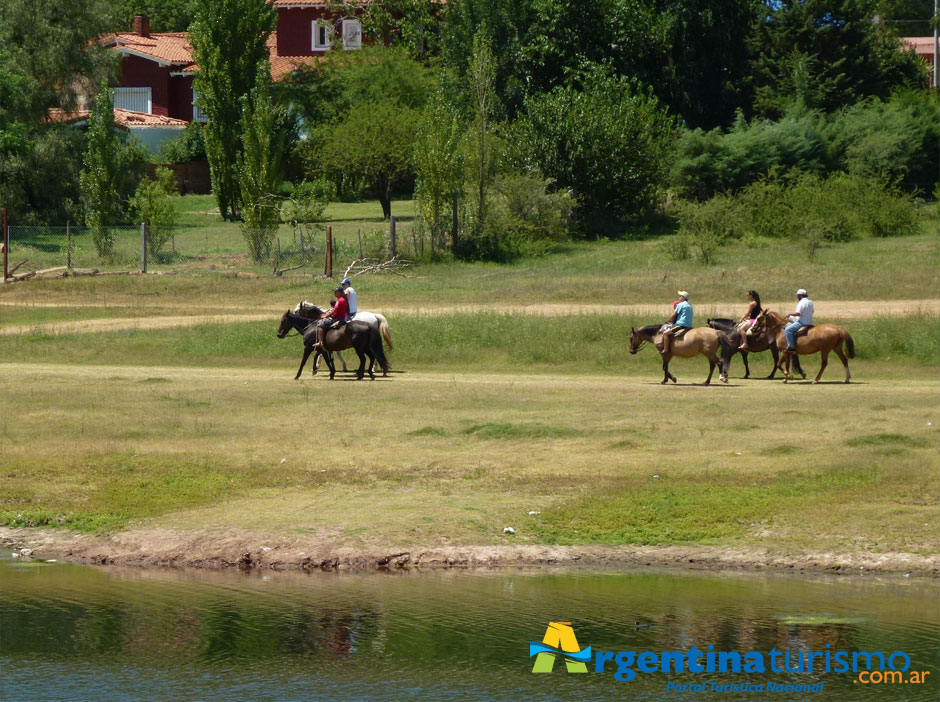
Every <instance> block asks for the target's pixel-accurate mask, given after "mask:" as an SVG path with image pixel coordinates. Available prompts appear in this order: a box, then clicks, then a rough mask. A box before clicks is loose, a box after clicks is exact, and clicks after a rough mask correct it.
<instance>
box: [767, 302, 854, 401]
mask: <svg viewBox="0 0 940 702" xmlns="http://www.w3.org/2000/svg"><path fill="white" fill-rule="evenodd" d="M786 326H787V320H786V319H784V318H783V317H781V316H780V315H779V314H777V313H776V312H772V311H770V310H766V309H765V310H761V313H760V314H759V315H758V316H757V319H756V320H754V325H753V327H751V328H752V329H753V330H754V331H755V333H756V334H761V333H763V332H764V330H767V331H769V332H771V333H772V334H775V335H776V336H777V346H778V347H779V348H780V349H783V350H782V351H781V352H780V360H779V361H778V363H777V365H778V366H783V365H784V364H786V367H785V368H783V382H787V381H788V380H790V378H791V377H792V376H791V375H790V357H791V353H790V352H789V351H787V350H786V348H787V338H786V336H784V333H783V330H784V328H785V327H786ZM843 347H844V348H845V351H844V352H843V350H842V349H843ZM830 351H835V352H836V355H837V356H838V357H839V360H840V361H842V365H843V366H845V382H849V380H851V378H852V374H851V373H850V372H849V361H848V358H855V342H854V341H853V340H852V336H851V335H850V334H849V332H848V331H846V329H845V327H840V326H838V325H836V324H818V325H816V326H814V327H811V328H810V329H809V331H807V332H806V333H804V334H800V335H799V336H798V337H796V353H797V354H799V355H800V356H805V355H807V354H811V353H818V354H820V356H821V357H822V364H821V365H820V367H819V373H818V374H817V375H816V379H815V380H813V384H816V383H818V382H819V379H820V378H821V377H822V374H823V371H824V370H826V365H827V364H828V363H829V352H830ZM846 356H848V358H846ZM804 377H805V376H804Z"/></svg>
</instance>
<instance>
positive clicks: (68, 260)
mask: <svg viewBox="0 0 940 702" xmlns="http://www.w3.org/2000/svg"><path fill="white" fill-rule="evenodd" d="M65 270H67V271H68V272H69V273H71V272H72V223H71V222H70V221H68V220H65Z"/></svg>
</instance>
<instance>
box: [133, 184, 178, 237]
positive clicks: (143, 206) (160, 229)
mask: <svg viewBox="0 0 940 702" xmlns="http://www.w3.org/2000/svg"><path fill="white" fill-rule="evenodd" d="M156 176H157V177H156V178H155V179H154V180H151V179H150V178H144V179H143V180H141V181H140V185H138V186H137V192H136V193H134V197H132V198H131V209H132V210H133V212H134V214H135V215H136V217H137V219H138V221H140V222H146V223H147V225H148V228H147V250H148V251H150V253H151V254H153V255H154V256H159V255H160V254H161V253H162V252H163V247H164V245H165V244H166V242H167V241H168V240H169V239H170V237H171V236H172V232H173V230H172V227H174V226H176V223H177V222H178V221H179V212H178V211H177V208H176V202H175V200H176V198H177V195H176V179H175V178H174V177H173V171H171V170H170V169H169V168H166V167H162V166H161V167H160V168H158V169H157V172H156Z"/></svg>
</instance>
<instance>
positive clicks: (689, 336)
mask: <svg viewBox="0 0 940 702" xmlns="http://www.w3.org/2000/svg"><path fill="white" fill-rule="evenodd" d="M659 330H660V325H659V324H650V325H648V326H645V327H639V328H635V327H631V328H630V353H631V354H634V353H636V352H637V351H639V350H640V347H641V346H642V345H643V344H644V343H646V342H649V343H651V344H653V346H655V347H656V348H658V349H662V346H663V342H662V334H660V333H659ZM720 337H721V332H720V331H718V330H716V329H711V328H709V327H696V328H695V329H689V331H687V332H686V333H685V334H683V335H682V336H681V337H680V338H678V339H673V340H672V347H671V348H670V349H669V353H668V354H667V355H665V356H662V359H663V373H664V375H663V383H662V384H663V385H665V384H666V381H667V380H671V381H672V382H676V376H674V375H672V374H671V373H670V372H669V361H670V360H672V358H673V357H675V356H679V357H681V358H693V357H694V356H698V355H699V354H702V355H703V356H705V357H706V358H708V377H707V378H706V379H705V384H706V385H709V384H710V383H711V382H712V373H714V372H715V366H718V378H719V379H720V380H721V382H723V383H727V382H728V376H727V375H725V372H724V370H723V368H722V366H721V364H720V362H719V361H718V349H720V348H721V342H720Z"/></svg>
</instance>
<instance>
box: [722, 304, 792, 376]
mask: <svg viewBox="0 0 940 702" xmlns="http://www.w3.org/2000/svg"><path fill="white" fill-rule="evenodd" d="M708 326H710V327H711V328H712V329H717V330H718V331H720V332H724V333H725V336H723V337H722V338H721V363H722V367H723V369H724V372H725V376H727V375H728V374H729V373H730V372H731V359H732V358H733V357H734V354H736V353H740V354H741V360H742V361H744V378H745V379H747V378H750V377H751V368H750V366H748V363H747V355H748V354H749V353H761V352H762V351H767V350H768V349H769V350H770V353H771V355H772V356H773V357H774V367H773V368H772V369H771V371H770V375H768V376H767V378H768V380H769V379H771V378H773V377H774V376H775V375H776V374H777V363H778V362H779V360H780V352H779V351H778V350H777V337H776V336H774V335H773V334H772V333H770V332H765V333H764V334H761V335H760V336H756V335H755V336H749V337H747V349H748V350H747V351H742V350H741V349H740V348H739V347H740V346H741V341H743V339H744V333H743V332H742V331H741V330H740V329H738V325H737V323H736V322H735V321H734V320H733V319H726V318H723V317H718V318H716V319H709V320H708ZM793 365H794V368H796V372H797V373H799V374H800V375H802V376H803V377H804V378H805V377H806V373H804V372H803V369H802V368H801V367H800V359H799V358H797V357H795V356H794V358H793Z"/></svg>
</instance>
